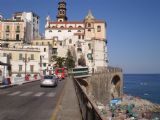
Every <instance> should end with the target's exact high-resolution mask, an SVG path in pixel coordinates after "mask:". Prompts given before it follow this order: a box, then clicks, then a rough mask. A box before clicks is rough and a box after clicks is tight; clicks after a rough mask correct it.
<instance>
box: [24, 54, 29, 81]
mask: <svg viewBox="0 0 160 120" xmlns="http://www.w3.org/2000/svg"><path fill="white" fill-rule="evenodd" d="M23 61H24V63H25V76H24V77H25V80H26V73H27V63H28V62H29V61H30V58H29V57H28V58H27V54H26V53H25V57H24V58H23Z"/></svg>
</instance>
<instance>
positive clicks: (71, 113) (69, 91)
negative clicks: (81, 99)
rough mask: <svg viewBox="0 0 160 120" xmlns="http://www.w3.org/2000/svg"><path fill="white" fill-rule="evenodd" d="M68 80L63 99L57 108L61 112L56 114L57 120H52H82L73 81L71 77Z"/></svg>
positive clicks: (54, 119) (53, 119) (52, 119)
mask: <svg viewBox="0 0 160 120" xmlns="http://www.w3.org/2000/svg"><path fill="white" fill-rule="evenodd" d="M66 80H67V81H66V85H65V88H64V93H62V94H63V96H62V99H61V100H60V104H59V105H58V108H56V109H59V110H57V111H56V112H57V113H55V114H56V118H54V117H53V116H52V118H51V120H82V116H81V112H80V108H79V103H78V98H77V96H76V92H75V88H74V85H73V80H72V78H69V77H68V79H66Z"/></svg>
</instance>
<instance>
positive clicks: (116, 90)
mask: <svg viewBox="0 0 160 120" xmlns="http://www.w3.org/2000/svg"><path fill="white" fill-rule="evenodd" d="M120 97H121V79H120V77H119V76H118V75H115V76H114V77H113V79H112V80H111V98H112V99H114V98H120Z"/></svg>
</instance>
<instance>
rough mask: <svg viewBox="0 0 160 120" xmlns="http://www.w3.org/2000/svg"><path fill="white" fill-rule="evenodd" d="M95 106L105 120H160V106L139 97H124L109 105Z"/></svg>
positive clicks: (97, 103) (114, 100)
mask: <svg viewBox="0 0 160 120" xmlns="http://www.w3.org/2000/svg"><path fill="white" fill-rule="evenodd" d="M94 101H95V100H94ZM95 104H96V106H97V110H98V111H99V113H100V114H101V116H102V118H103V119H104V120H160V105H158V104H154V103H151V102H150V101H148V100H144V99H141V98H139V97H133V96H128V95H124V96H123V98H122V99H119V98H117V99H112V100H111V101H110V103H108V104H107V105H104V104H101V103H99V102H97V101H95Z"/></svg>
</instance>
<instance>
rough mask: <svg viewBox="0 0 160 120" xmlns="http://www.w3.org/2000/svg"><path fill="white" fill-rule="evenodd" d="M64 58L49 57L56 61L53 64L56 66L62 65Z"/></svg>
mask: <svg viewBox="0 0 160 120" xmlns="http://www.w3.org/2000/svg"><path fill="white" fill-rule="evenodd" d="M65 60H66V59H65V58H64V57H57V56H52V58H51V61H52V62H56V63H55V64H56V66H57V67H60V68H61V67H63V66H64V63H65Z"/></svg>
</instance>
